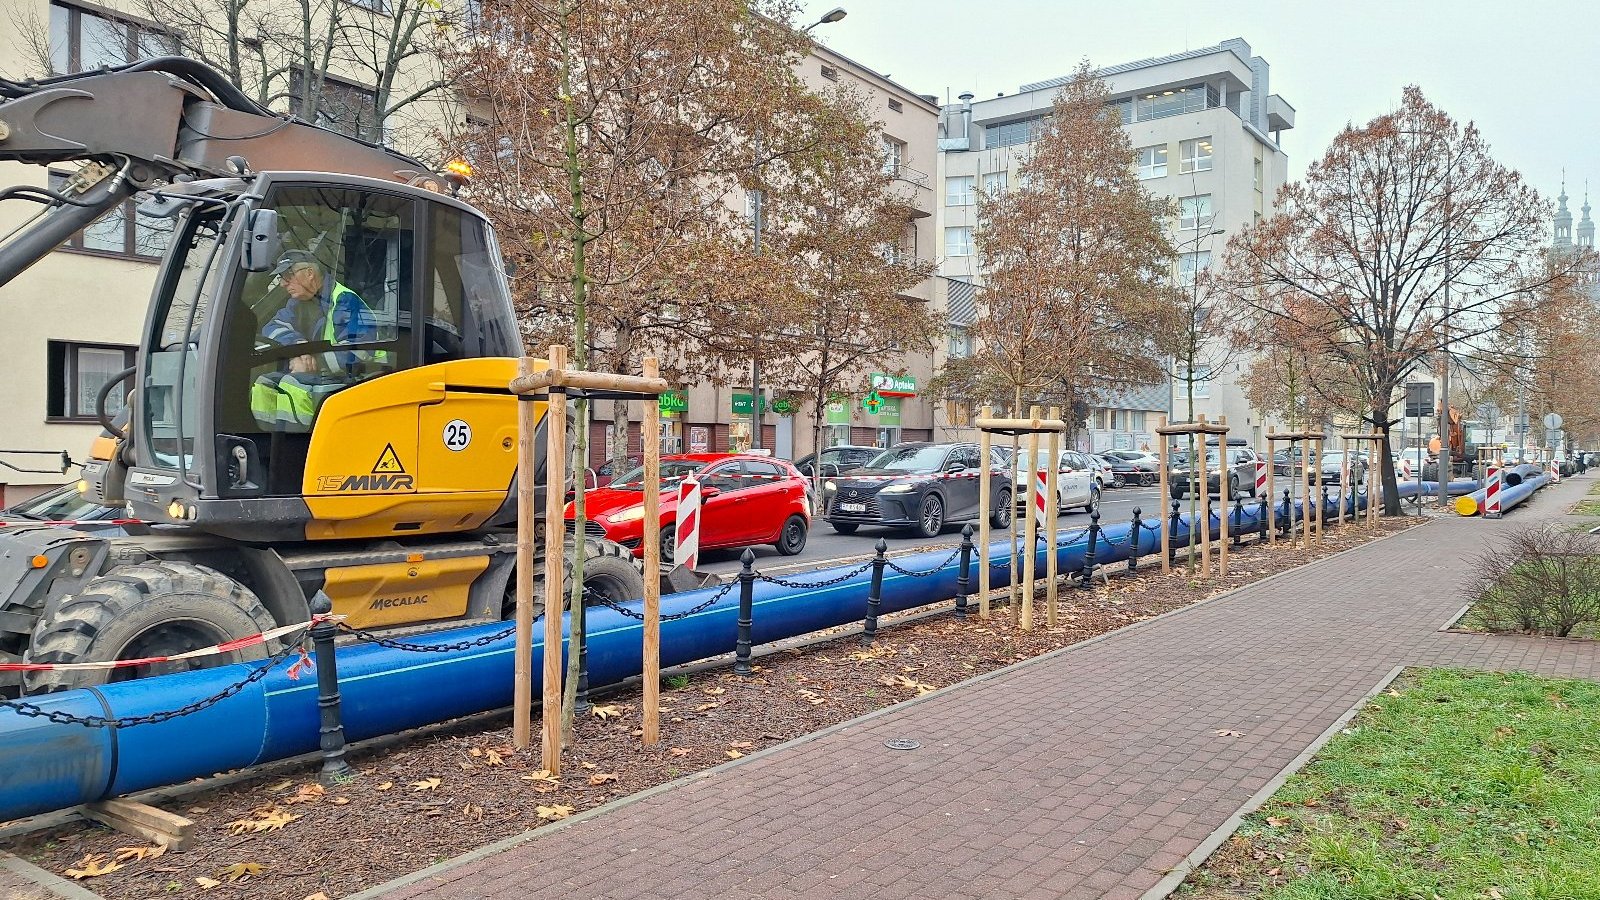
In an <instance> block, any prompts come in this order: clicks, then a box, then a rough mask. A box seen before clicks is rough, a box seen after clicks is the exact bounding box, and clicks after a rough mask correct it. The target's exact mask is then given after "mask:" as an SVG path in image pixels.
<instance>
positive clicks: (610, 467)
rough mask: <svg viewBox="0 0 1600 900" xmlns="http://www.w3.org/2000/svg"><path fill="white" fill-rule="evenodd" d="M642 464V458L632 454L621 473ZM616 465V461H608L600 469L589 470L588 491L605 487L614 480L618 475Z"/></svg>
mask: <svg viewBox="0 0 1600 900" xmlns="http://www.w3.org/2000/svg"><path fill="white" fill-rule="evenodd" d="M643 464H644V457H642V456H639V455H638V454H633V455H631V456H629V457H628V464H627V465H625V466H623V467H622V471H624V472H627V471H630V470H632V469H636V468H638V467H639V466H641V465H643ZM616 465H617V461H616V460H614V459H608V460H606V461H605V463H604V464H603V465H601V466H600V468H598V469H590V470H589V476H590V477H589V487H588V489H589V490H591V491H592V490H595V489H597V488H603V487H605V486H606V485H608V484H610V483H611V481H612V479H613V478H615V477H616V476H617V474H618V473H617V469H616Z"/></svg>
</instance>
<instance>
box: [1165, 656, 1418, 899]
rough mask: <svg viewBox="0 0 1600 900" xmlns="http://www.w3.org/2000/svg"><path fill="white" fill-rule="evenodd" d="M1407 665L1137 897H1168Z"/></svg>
mask: <svg viewBox="0 0 1600 900" xmlns="http://www.w3.org/2000/svg"><path fill="white" fill-rule="evenodd" d="M1407 668H1409V667H1408V666H1404V665H1399V666H1395V667H1394V668H1392V669H1390V670H1389V674H1387V675H1385V676H1383V677H1382V678H1380V679H1379V680H1378V683H1377V684H1375V685H1373V686H1372V687H1371V688H1370V689H1368V691H1367V692H1366V693H1365V694H1363V695H1362V697H1361V699H1359V700H1357V701H1356V702H1355V704H1354V705H1352V706H1351V707H1350V708H1349V709H1347V710H1345V712H1344V714H1343V715H1341V716H1340V717H1339V718H1337V719H1335V720H1334V722H1333V724H1332V725H1329V726H1328V728H1327V730H1325V731H1323V732H1322V734H1320V735H1317V739H1316V740H1314V741H1312V742H1311V745H1310V746H1309V747H1306V749H1304V750H1302V751H1300V755H1299V756H1296V757H1295V758H1294V759H1292V760H1290V761H1289V764H1288V765H1286V766H1284V767H1283V768H1282V769H1279V770H1278V774H1276V775H1274V776H1272V779H1271V780H1269V781H1268V782H1267V783H1266V784H1264V785H1262V786H1261V790H1259V791H1256V792H1255V793H1254V794H1251V795H1250V799H1249V800H1246V801H1245V802H1244V805H1243V806H1241V807H1239V809H1238V810H1237V811H1235V812H1234V814H1233V815H1231V816H1229V817H1228V820H1227V821H1226V822H1223V823H1222V824H1221V825H1218V826H1217V829H1216V830H1215V831H1213V832H1211V834H1209V835H1207V836H1206V839H1205V840H1203V841H1201V842H1200V846H1198V847H1196V848H1194V850H1192V851H1190V853H1189V855H1188V856H1185V857H1184V858H1183V860H1182V861H1181V862H1179V863H1178V864H1177V865H1176V866H1173V867H1172V868H1171V869H1170V870H1169V871H1168V872H1167V874H1166V875H1165V876H1163V877H1162V879H1161V880H1160V881H1158V882H1156V884H1155V887H1152V888H1151V889H1150V890H1148V891H1145V892H1144V894H1143V895H1142V897H1141V900H1162V898H1164V897H1167V896H1169V895H1170V894H1171V893H1172V892H1173V891H1175V890H1177V889H1178V888H1179V887H1181V886H1182V885H1183V882H1184V879H1186V878H1188V877H1189V874H1190V873H1191V872H1193V871H1194V870H1195V869H1198V868H1199V867H1200V864H1201V863H1203V862H1205V861H1206V859H1207V858H1208V857H1210V856H1211V854H1212V853H1215V852H1216V850H1217V848H1218V847H1220V846H1222V843H1223V841H1226V840H1227V839H1228V838H1229V837H1230V836H1231V835H1232V834H1233V833H1234V832H1235V831H1238V830H1239V826H1240V825H1241V824H1243V823H1244V817H1245V816H1248V815H1250V814H1251V813H1253V812H1255V811H1256V810H1258V809H1260V808H1261V807H1262V805H1263V804H1265V803H1266V802H1267V800H1269V799H1270V798H1271V797H1272V795H1273V794H1275V793H1277V792H1278V788H1281V787H1283V783H1284V782H1286V781H1288V780H1289V776H1291V775H1293V774H1294V773H1296V772H1298V771H1300V770H1301V769H1302V768H1304V767H1305V765H1306V763H1308V762H1310V761H1311V759H1312V757H1314V756H1316V755H1317V754H1318V753H1319V752H1321V750H1322V748H1323V746H1324V745H1325V744H1327V743H1328V741H1331V740H1333V736H1334V735H1336V734H1338V733H1339V732H1340V731H1342V730H1344V727H1345V726H1346V725H1348V724H1349V723H1350V720H1351V719H1354V718H1355V717H1356V714H1357V713H1359V712H1361V708H1362V707H1363V706H1366V705H1367V703H1368V702H1369V701H1371V700H1372V698H1373V697H1376V696H1378V695H1379V694H1381V693H1383V689H1384V688H1386V687H1388V686H1389V685H1390V684H1392V683H1393V682H1394V680H1395V679H1396V678H1398V677H1400V673H1401V672H1403V671H1405V670H1406V669H1407Z"/></svg>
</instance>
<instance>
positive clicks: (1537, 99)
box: [805, 0, 1600, 216]
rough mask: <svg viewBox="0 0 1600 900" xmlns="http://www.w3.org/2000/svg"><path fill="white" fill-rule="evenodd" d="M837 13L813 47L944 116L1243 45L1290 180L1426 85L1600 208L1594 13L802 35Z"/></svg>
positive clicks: (810, 2)
mask: <svg viewBox="0 0 1600 900" xmlns="http://www.w3.org/2000/svg"><path fill="white" fill-rule="evenodd" d="M840 5H842V6H844V7H845V9H846V10H847V13H848V14H847V15H846V17H845V18H844V19H843V20H842V21H839V22H836V23H831V24H827V25H821V26H819V27H817V28H816V29H815V30H814V31H812V35H813V36H815V37H816V38H817V39H818V40H820V41H822V42H823V43H825V44H827V45H828V46H829V47H831V48H833V49H834V50H836V51H838V52H840V53H843V54H844V55H846V56H849V57H851V58H852V59H854V60H856V61H857V62H859V63H861V64H862V65H865V66H867V67H868V68H871V69H875V70H877V71H878V72H881V73H883V74H886V75H889V76H890V77H892V78H893V79H894V80H895V81H898V82H900V83H901V84H903V85H905V86H906V87H908V88H911V89H912V90H914V91H916V92H917V93H919V94H936V95H938V96H939V97H940V99H941V101H942V100H944V99H945V98H946V97H948V98H951V99H953V98H954V97H955V96H956V95H958V94H960V93H961V92H962V91H966V90H970V91H972V92H973V93H974V94H976V95H977V98H978V99H980V100H981V99H984V98H988V97H993V96H995V95H996V94H997V93H999V92H1002V91H1003V92H1005V93H1007V94H1010V93H1014V92H1015V91H1016V90H1017V88H1018V87H1019V86H1020V85H1022V84H1025V83H1028V82H1031V81H1040V80H1043V79H1046V78H1052V77H1055V76H1058V75H1065V74H1067V73H1068V72H1069V71H1070V70H1071V69H1072V68H1073V66H1074V65H1076V64H1077V62H1078V61H1079V60H1081V59H1085V58H1087V59H1088V60H1089V61H1090V62H1091V63H1092V64H1094V65H1115V64H1117V63H1123V62H1132V61H1134V60H1139V59H1145V58H1148V57H1152V56H1162V55H1165V54H1169V53H1176V52H1180V51H1182V50H1185V49H1192V48H1196V47H1206V46H1212V45H1215V44H1217V43H1219V42H1221V41H1223V40H1226V39H1228V38H1232V37H1241V38H1244V39H1245V41H1247V42H1248V43H1249V44H1250V47H1251V50H1252V52H1253V53H1254V54H1255V55H1257V56H1260V57H1262V58H1264V59H1266V61H1267V62H1268V63H1269V64H1270V65H1271V66H1272V74H1271V92H1272V93H1274V94H1279V95H1281V96H1282V97H1283V98H1284V99H1285V100H1287V101H1288V102H1289V104H1290V105H1292V106H1293V107H1294V108H1295V111H1296V121H1295V128H1294V130H1292V131H1286V132H1284V133H1283V137H1282V143H1283V148H1284V150H1285V152H1287V154H1288V156H1289V173H1290V177H1291V178H1298V177H1300V175H1301V174H1303V172H1304V170H1305V166H1306V164H1307V162H1308V161H1309V160H1311V159H1314V158H1317V157H1320V156H1321V155H1322V153H1323V152H1324V151H1325V150H1326V149H1327V147H1328V144H1329V142H1330V141H1331V140H1332V139H1333V138H1334V136H1335V135H1336V134H1338V132H1339V130H1340V129H1342V128H1343V127H1344V126H1345V125H1346V124H1347V123H1351V122H1354V123H1357V124H1360V123H1363V122H1366V121H1367V120H1369V119H1371V118H1372V117H1374V116H1377V115H1381V114H1383V113H1384V112H1387V111H1389V110H1391V109H1393V108H1395V107H1396V106H1398V105H1399V102H1400V91H1401V89H1402V88H1403V87H1404V86H1405V85H1407V84H1417V85H1419V86H1420V87H1421V88H1422V91H1423V93H1424V95H1426V96H1427V97H1428V98H1429V99H1430V100H1431V101H1432V102H1433V103H1434V104H1436V105H1437V106H1439V107H1440V108H1442V109H1443V110H1444V111H1445V112H1447V113H1449V114H1450V115H1451V116H1453V117H1455V118H1456V119H1458V120H1460V121H1463V122H1465V121H1469V120H1470V121H1474V122H1476V123H1477V125H1478V127H1479V128H1480V129H1481V130H1482V131H1483V133H1484V136H1485V137H1486V138H1487V140H1488V141H1489V144H1490V147H1491V151H1492V152H1493V153H1494V155H1495V156H1496V158H1497V159H1499V160H1500V161H1501V162H1502V163H1503V164H1505V165H1508V166H1510V167H1512V168H1514V169H1517V170H1518V171H1520V172H1521V173H1522V174H1523V176H1524V177H1525V178H1526V179H1527V180H1528V181H1529V182H1530V183H1531V184H1532V185H1533V187H1534V188H1535V189H1537V190H1538V191H1539V192H1540V193H1541V194H1542V195H1544V196H1545V197H1546V198H1547V199H1551V200H1552V202H1553V199H1554V197H1555V195H1556V194H1557V193H1558V192H1559V188H1560V184H1561V176H1562V170H1563V169H1565V170H1566V178H1567V193H1569V194H1571V195H1572V196H1573V198H1574V199H1573V200H1572V201H1571V205H1572V208H1573V211H1574V216H1576V214H1577V208H1578V207H1579V206H1581V205H1582V199H1581V198H1582V196H1583V190H1584V181H1585V179H1587V180H1588V181H1589V182H1590V184H1591V191H1592V193H1593V196H1594V198H1595V200H1596V201H1597V202H1596V205H1597V206H1600V100H1597V99H1596V98H1597V97H1600V92H1597V90H1596V88H1600V59H1597V57H1596V54H1595V49H1596V46H1597V43H1600V3H1595V2H1594V0H1587V2H1583V0H1522V2H1518V3H1507V2H1503V0H1502V2H1483V0H1456V2H1441V0H1387V2H1376V0H1322V2H1318V3H1311V2H1306V0H1237V2H1233V0H1187V2H1178V0H1121V2H1085V0H1076V2H1067V0H1049V2H1046V0H982V2H973V0H965V2H956V0H835V2H827V0H822V2H818V0H806V6H805V11H806V12H807V13H808V14H809V15H810V18H808V19H807V20H806V21H807V22H812V21H816V19H817V18H819V17H820V16H821V15H822V14H823V13H825V12H827V11H828V10H829V9H831V8H833V7H834V6H840Z"/></svg>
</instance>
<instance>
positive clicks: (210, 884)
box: [194, 875, 222, 891]
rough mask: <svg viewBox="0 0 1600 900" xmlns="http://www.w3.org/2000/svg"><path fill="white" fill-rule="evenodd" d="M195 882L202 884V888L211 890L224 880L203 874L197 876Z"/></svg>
mask: <svg viewBox="0 0 1600 900" xmlns="http://www.w3.org/2000/svg"><path fill="white" fill-rule="evenodd" d="M194 883H195V884H198V885H200V890H202V891H209V890H211V889H212V888H214V887H216V886H217V885H219V884H221V883H222V882H220V881H218V880H216V879H215V878H207V877H205V876H204V875H201V876H199V877H197V878H195V880H194Z"/></svg>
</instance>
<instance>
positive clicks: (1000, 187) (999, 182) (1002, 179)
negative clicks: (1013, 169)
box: [983, 172, 1007, 197]
mask: <svg viewBox="0 0 1600 900" xmlns="http://www.w3.org/2000/svg"><path fill="white" fill-rule="evenodd" d="M1006 183H1007V181H1006V173H1004V172H986V173H984V176H983V195H984V196H985V197H998V196H1000V195H1001V194H1004V193H1005V192H1006Z"/></svg>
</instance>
